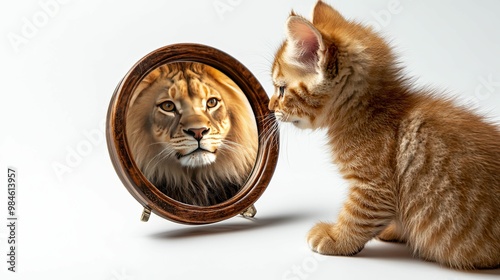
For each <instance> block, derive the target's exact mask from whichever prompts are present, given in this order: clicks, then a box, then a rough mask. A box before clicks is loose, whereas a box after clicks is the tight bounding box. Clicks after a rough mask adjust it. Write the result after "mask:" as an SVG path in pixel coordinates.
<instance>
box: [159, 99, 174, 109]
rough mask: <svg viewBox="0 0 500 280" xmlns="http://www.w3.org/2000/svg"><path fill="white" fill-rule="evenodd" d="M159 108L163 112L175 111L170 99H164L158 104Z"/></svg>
mask: <svg viewBox="0 0 500 280" xmlns="http://www.w3.org/2000/svg"><path fill="white" fill-rule="evenodd" d="M159 107H160V109H162V110H163V111H165V112H174V111H175V104H174V102H172V101H165V102H163V103H161V104H160V105H159Z"/></svg>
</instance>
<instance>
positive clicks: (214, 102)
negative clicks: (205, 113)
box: [207, 97, 219, 108]
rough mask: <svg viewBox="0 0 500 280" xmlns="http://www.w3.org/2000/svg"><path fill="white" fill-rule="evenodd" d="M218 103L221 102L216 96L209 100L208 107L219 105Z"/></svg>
mask: <svg viewBox="0 0 500 280" xmlns="http://www.w3.org/2000/svg"><path fill="white" fill-rule="evenodd" d="M217 104H219V100H218V99H217V98H215V97H213V98H210V99H208V101H207V107H208V108H214V107H215V106H217Z"/></svg>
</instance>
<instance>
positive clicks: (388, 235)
mask: <svg viewBox="0 0 500 280" xmlns="http://www.w3.org/2000/svg"><path fill="white" fill-rule="evenodd" d="M377 239H378V240H381V241H385V242H396V243H406V238H404V237H403V233H402V231H401V226H400V225H398V224H397V223H396V221H392V222H391V223H390V224H389V225H388V226H387V227H386V228H385V229H384V230H383V231H382V232H381V233H380V234H379V235H378V236H377Z"/></svg>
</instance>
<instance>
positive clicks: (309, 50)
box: [286, 16, 325, 72]
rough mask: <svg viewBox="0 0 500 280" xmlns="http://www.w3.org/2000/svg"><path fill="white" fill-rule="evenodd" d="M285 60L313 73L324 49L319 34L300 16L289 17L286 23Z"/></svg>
mask: <svg viewBox="0 0 500 280" xmlns="http://www.w3.org/2000/svg"><path fill="white" fill-rule="evenodd" d="M286 27H287V34H288V44H287V58H288V60H289V61H290V62H292V63H295V64H297V65H299V66H301V67H303V68H305V70H308V71H311V72H314V71H316V67H317V66H318V62H319V60H320V55H321V52H322V51H323V50H324V49H325V47H324V43H323V37H322V36H321V33H320V32H319V31H318V30H317V29H316V28H315V27H314V26H313V25H312V23H311V22H309V21H308V20H306V19H305V18H303V17H301V16H291V17H289V18H288V21H287V23H286Z"/></svg>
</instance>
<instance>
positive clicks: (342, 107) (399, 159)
mask: <svg viewBox="0 0 500 280" xmlns="http://www.w3.org/2000/svg"><path fill="white" fill-rule="evenodd" d="M286 30H287V39H286V41H285V42H284V43H283V45H282V46H281V47H280V49H279V50H278V52H277V54H276V57H275V61H274V64H273V68H272V76H273V81H274V84H275V86H276V92H275V94H274V95H273V96H272V98H271V100H270V103H269V108H270V109H271V110H273V111H274V112H275V115H276V117H277V118H278V119H279V120H281V121H283V122H291V123H293V124H294V125H295V126H297V127H300V128H310V129H319V128H324V129H326V131H327V137H328V143H329V146H330V147H331V152H332V154H333V161H334V162H335V163H336V164H337V165H338V167H339V170H340V172H341V173H342V175H343V177H344V178H345V179H346V180H348V181H349V182H350V190H349V195H348V198H347V201H346V202H345V203H344V205H343V209H342V210H341V213H340V215H339V217H338V219H337V222H336V223H335V224H333V223H319V224H317V225H316V226H315V227H313V228H312V229H311V231H310V232H309V234H308V237H307V240H308V243H309V245H310V247H311V248H312V249H313V250H314V251H316V252H319V253H321V254H330V255H354V254H356V253H358V252H359V251H360V250H362V249H363V247H364V245H365V243H366V242H368V241H369V240H370V239H372V238H374V237H377V236H378V238H380V239H382V240H386V241H396V242H406V243H407V244H408V246H409V247H410V248H412V249H413V252H414V253H415V255H418V256H420V257H421V258H423V259H426V260H431V261H436V262H438V263H440V264H442V265H446V266H449V267H453V268H458V269H474V268H492V267H498V266H499V264H500V238H499V237H500V219H499V217H500V207H499V205H500V163H499V160H500V142H499V141H500V132H499V129H498V127H497V126H495V125H493V124H490V123H488V122H486V121H484V119H483V118H482V117H480V116H478V115H476V114H474V113H472V112H470V111H469V110H467V109H465V108H462V107H459V106H457V105H455V104H454V103H453V102H452V101H449V100H445V99H443V98H439V97H438V94H436V93H434V92H428V91H424V90H415V89H413V88H412V87H411V86H410V85H409V84H408V83H407V80H406V79H405V78H404V77H402V75H401V69H400V68H399V67H398V66H397V65H398V64H397V63H396V61H395V57H394V55H393V53H392V51H391V49H390V47H389V46H388V45H387V44H386V42H384V40H383V39H382V38H381V37H380V36H379V35H378V34H376V33H375V32H374V31H373V30H371V29H370V28H369V27H366V26H362V25H360V24H358V23H355V22H352V21H348V20H346V19H345V18H344V17H342V16H341V15H340V14H339V13H338V12H337V11H336V10H334V9H333V8H332V7H330V6H329V5H327V4H325V3H323V2H322V1H318V3H317V4H316V6H315V8H314V13H313V19H312V22H311V21H308V20H306V19H305V18H303V17H301V16H297V15H295V14H293V13H292V15H291V16H290V17H289V19H288V21H287V23H286Z"/></svg>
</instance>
